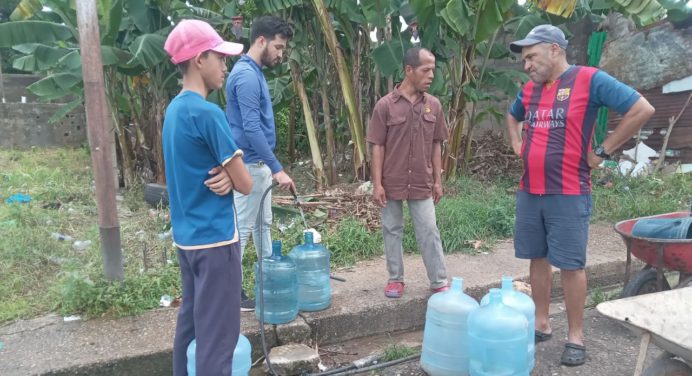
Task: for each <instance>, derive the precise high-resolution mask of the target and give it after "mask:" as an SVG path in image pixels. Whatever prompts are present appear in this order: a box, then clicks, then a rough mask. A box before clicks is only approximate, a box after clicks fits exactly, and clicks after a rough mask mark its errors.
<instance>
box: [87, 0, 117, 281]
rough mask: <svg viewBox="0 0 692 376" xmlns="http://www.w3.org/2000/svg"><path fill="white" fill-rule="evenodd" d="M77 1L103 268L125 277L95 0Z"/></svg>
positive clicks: (108, 273)
mask: <svg viewBox="0 0 692 376" xmlns="http://www.w3.org/2000/svg"><path fill="white" fill-rule="evenodd" d="M76 5H77V25H78V28H79V49H80V53H81V56H82V76H83V81H84V100H85V105H86V119H87V130H88V132H87V133H88V136H89V147H90V149H91V164H92V166H93V170H94V179H95V180H96V207H97V209H98V220H99V234H100V238H101V256H102V257H103V269H104V271H105V274H106V278H108V279H111V280H122V279H123V277H124V273H123V256H122V250H121V249H120V224H119V223H118V207H117V205H116V200H115V194H116V192H115V190H116V185H115V184H116V182H115V178H114V176H113V153H114V149H113V141H114V140H113V126H112V122H111V121H112V119H111V116H110V114H109V112H108V111H109V110H108V105H107V102H106V91H105V85H104V81H103V62H102V61H101V37H100V35H99V24H98V15H97V13H96V0H79V1H77V2H76Z"/></svg>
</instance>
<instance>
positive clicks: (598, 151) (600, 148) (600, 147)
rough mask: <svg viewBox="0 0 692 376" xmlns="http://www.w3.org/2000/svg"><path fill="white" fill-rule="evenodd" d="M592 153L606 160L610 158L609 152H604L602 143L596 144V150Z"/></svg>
mask: <svg viewBox="0 0 692 376" xmlns="http://www.w3.org/2000/svg"><path fill="white" fill-rule="evenodd" d="M593 153H594V154H596V156H597V157H601V158H603V159H605V160H608V159H610V158H611V157H610V154H608V153H606V151H605V148H604V147H603V145H598V147H596V150H594V151H593Z"/></svg>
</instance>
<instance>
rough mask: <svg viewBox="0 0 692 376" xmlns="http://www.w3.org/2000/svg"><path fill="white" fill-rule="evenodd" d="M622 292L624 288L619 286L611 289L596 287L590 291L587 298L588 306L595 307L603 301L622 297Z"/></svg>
mask: <svg viewBox="0 0 692 376" xmlns="http://www.w3.org/2000/svg"><path fill="white" fill-rule="evenodd" d="M621 292H622V288H617V289H614V290H610V291H603V289H601V288H600V287H596V288H595V289H593V290H592V291H591V292H589V296H588V297H587V299H586V307H587V308H594V307H596V306H597V305H599V304H601V303H603V302H607V301H609V300H613V299H618V298H619V297H620V293H621Z"/></svg>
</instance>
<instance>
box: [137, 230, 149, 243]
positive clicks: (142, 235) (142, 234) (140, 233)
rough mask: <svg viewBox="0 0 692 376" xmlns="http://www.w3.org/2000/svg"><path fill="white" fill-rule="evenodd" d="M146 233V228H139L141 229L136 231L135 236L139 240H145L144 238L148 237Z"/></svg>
mask: <svg viewBox="0 0 692 376" xmlns="http://www.w3.org/2000/svg"><path fill="white" fill-rule="evenodd" d="M146 235H147V233H146V232H144V230H139V231H137V232H135V236H136V237H137V240H139V241H144V239H145V238H146Z"/></svg>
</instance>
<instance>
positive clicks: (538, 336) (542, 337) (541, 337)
mask: <svg viewBox="0 0 692 376" xmlns="http://www.w3.org/2000/svg"><path fill="white" fill-rule="evenodd" d="M534 337H535V342H536V343H539V342H545V341H547V340H549V339H551V338H552V337H553V333H543V332H541V331H539V330H536V331H535V336H534Z"/></svg>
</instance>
